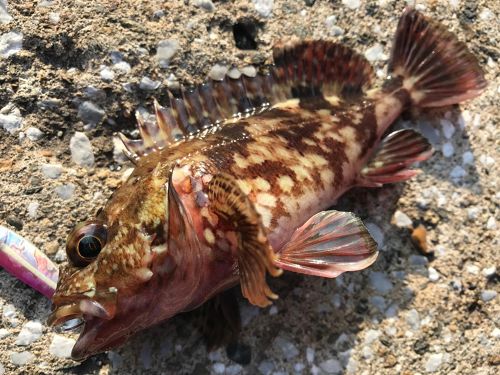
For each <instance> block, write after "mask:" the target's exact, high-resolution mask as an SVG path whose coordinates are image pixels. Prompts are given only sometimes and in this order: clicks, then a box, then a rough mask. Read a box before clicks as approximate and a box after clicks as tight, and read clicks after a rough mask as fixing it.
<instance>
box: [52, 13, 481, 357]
mask: <svg viewBox="0 0 500 375" xmlns="http://www.w3.org/2000/svg"><path fill="white" fill-rule="evenodd" d="M394 44H395V45H394V50H393V54H392V56H391V61H390V66H389V72H390V76H389V77H388V79H387V80H386V82H385V83H384V85H383V86H382V87H381V88H380V89H376V90H370V91H369V90H368V88H369V86H370V83H371V80H372V76H373V72H372V68H371V67H370V65H369V63H368V62H367V61H366V60H365V59H364V58H363V57H361V56H360V55H358V54H356V53H355V52H353V51H351V50H350V49H348V48H347V47H343V46H340V45H337V44H334V43H330V42H324V41H312V42H296V41H293V42H285V43H281V44H279V45H277V46H276V47H275V49H274V60H275V63H276V66H275V67H274V68H272V70H271V72H270V73H268V74H265V75H259V76H256V77H246V76H238V77H236V78H231V79H230V78H227V77H226V79H225V80H224V81H222V82H211V83H210V84H206V85H202V86H200V87H198V88H197V89H196V90H195V91H184V92H182V97H181V98H176V97H173V96H172V97H171V100H170V106H169V108H163V107H160V106H159V105H158V104H155V116H154V118H153V119H149V118H144V117H143V116H139V130H140V132H141V136H142V139H141V140H139V141H133V140H128V139H126V138H125V137H122V138H123V140H124V143H125V146H126V147H127V149H128V155H129V157H130V158H131V159H132V160H134V162H135V163H136V168H135V170H134V172H133V173H132V174H131V175H130V177H129V178H128V179H127V181H126V182H125V183H124V184H123V186H121V187H120V188H119V189H118V190H117V191H116V192H115V193H114V194H113V196H112V197H111V199H110V200H109V202H108V203H107V204H106V206H105V207H104V208H103V209H102V210H101V211H100V212H99V214H98V215H97V216H96V218H95V219H94V220H92V221H90V222H88V223H86V224H84V225H83V226H79V227H77V228H76V229H75V231H74V232H73V233H72V234H71V235H70V237H69V239H68V244H67V248H68V256H69V258H70V259H71V261H72V264H71V265H69V266H68V267H67V268H66V269H65V270H63V271H62V272H61V276H60V280H59V283H58V287H57V291H56V294H55V296H54V298H53V302H54V306H55V308H54V312H53V314H52V316H51V318H50V321H51V322H52V323H54V324H60V323H63V322H65V321H67V320H68V319H71V318H81V319H84V320H85V328H84V331H83V333H82V335H81V336H80V339H79V340H78V342H77V344H76V345H75V348H74V349H73V357H74V358H76V359H81V358H85V357H87V356H89V355H92V354H95V353H97V352H99V351H102V350H106V349H108V348H111V347H114V346H116V345H118V344H119V343H121V342H123V341H125V340H126V339H127V338H128V337H129V336H130V335H131V334H133V333H134V332H137V331H139V330H141V329H144V328H146V327H148V326H151V325H154V324H156V323H158V322H160V321H163V320H165V319H168V318H170V317H172V316H173V315H175V314H177V313H179V312H182V311H189V310H192V309H195V308H197V307H198V306H200V305H202V304H204V303H205V302H207V301H209V300H211V299H213V298H214V297H216V296H218V295H221V293H223V292H224V291H225V290H227V289H228V288H229V287H231V286H234V285H236V284H238V283H240V284H241V289H242V293H243V295H244V296H245V297H246V298H247V299H248V300H249V301H250V302H251V303H253V304H255V305H258V306H267V305H268V304H270V303H271V300H273V299H275V298H277V296H276V295H275V294H274V293H273V292H272V291H271V290H270V288H269V286H268V285H267V283H266V274H269V275H271V276H279V275H280V274H281V272H282V271H283V270H288V271H294V272H300V273H304V274H309V275H316V276H323V277H336V276H338V275H339V274H341V273H343V272H346V271H356V270H360V269H363V268H366V267H367V266H369V265H370V264H372V263H373V262H374V261H375V259H376V257H377V249H376V244H375V242H374V240H373V239H372V238H371V236H370V235H369V233H368V232H367V230H366V228H365V227H364V226H363V224H362V223H361V221H360V220H359V219H358V218H357V217H355V216H354V215H353V214H351V213H343V212H338V211H334V210H327V209H328V208H329V207H331V206H332V204H334V203H335V201H336V200H337V198H338V197H340V196H341V195H342V194H343V193H344V192H345V191H346V190H348V189H350V188H351V187H353V186H368V187H378V186H382V185H383V184H385V183H389V182H398V181H404V180H407V179H408V178H411V177H412V176H414V175H415V174H416V173H417V171H414V170H412V169H410V168H409V166H410V164H411V163H413V162H415V161H421V160H426V159H427V158H428V157H429V156H430V154H431V152H432V150H431V147H430V145H429V143H428V142H427V141H426V140H425V139H424V138H423V137H422V136H420V135H419V134H418V133H416V132H414V131H413V130H410V129H407V130H402V131H397V132H394V133H391V134H390V135H389V136H386V137H384V134H385V133H386V131H387V129H388V127H389V126H390V125H391V123H392V122H393V121H394V120H395V119H396V118H397V117H398V116H399V115H400V114H401V112H402V111H403V110H404V109H406V108H408V107H409V106H412V105H413V106H418V107H431V106H441V105H447V104H452V103H457V102H460V101H462V100H465V99H469V98H472V97H474V96H477V95H478V94H479V93H480V91H481V90H482V89H483V88H484V86H485V81H484V78H483V76H482V72H481V70H480V68H479V67H478V65H477V63H476V61H475V60H474V58H473V57H472V56H471V55H470V53H468V52H467V50H466V48H465V46H464V45H462V44H460V43H459V42H457V41H456V39H455V38H454V37H453V36H452V35H451V34H450V33H448V32H446V31H444V30H443V29H442V27H441V26H439V25H436V24H434V23H433V22H431V21H429V20H427V19H426V18H425V17H423V16H422V15H420V14H419V13H418V12H416V11H414V10H411V9H410V10H407V11H406V12H405V14H404V15H403V17H402V18H401V20H400V23H399V26H398V30H397V36H396V40H395V43H394ZM444 50H447V53H444V54H443V53H441V51H444ZM429 51H431V52H435V54H431V55H429V54H427V55H426V52H429ZM426 56H431V58H427V57H426ZM452 57H453V58H454V57H457V59H455V60H453V59H452ZM451 60H453V61H451ZM443 63H446V64H443ZM219 310H220V309H219ZM226 315H227V314H226Z"/></svg>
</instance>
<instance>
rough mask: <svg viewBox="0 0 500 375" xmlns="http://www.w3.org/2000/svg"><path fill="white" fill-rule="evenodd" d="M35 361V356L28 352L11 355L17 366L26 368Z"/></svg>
mask: <svg viewBox="0 0 500 375" xmlns="http://www.w3.org/2000/svg"><path fill="white" fill-rule="evenodd" d="M33 359H35V356H34V355H33V354H32V353H31V352H28V351H25V352H20V353H10V360H11V361H12V363H13V364H14V365H16V366H24V365H25V364H27V363H29V362H31V361H32V360H33Z"/></svg>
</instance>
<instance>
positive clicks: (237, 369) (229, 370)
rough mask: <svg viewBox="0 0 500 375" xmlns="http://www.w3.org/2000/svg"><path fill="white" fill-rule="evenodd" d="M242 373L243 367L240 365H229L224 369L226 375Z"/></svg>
mask: <svg viewBox="0 0 500 375" xmlns="http://www.w3.org/2000/svg"><path fill="white" fill-rule="evenodd" d="M242 371H243V367H242V366H240V365H230V366H227V367H226V372H225V374H226V375H237V374H240V373H241V372H242Z"/></svg>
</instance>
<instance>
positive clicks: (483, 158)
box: [479, 154, 495, 167]
mask: <svg viewBox="0 0 500 375" xmlns="http://www.w3.org/2000/svg"><path fill="white" fill-rule="evenodd" d="M479 162H480V163H481V164H483V165H484V166H485V167H491V166H492V165H493V164H495V159H493V158H492V157H491V156H489V155H486V154H482V155H480V156H479Z"/></svg>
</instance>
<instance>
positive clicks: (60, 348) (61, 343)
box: [49, 335, 76, 358]
mask: <svg viewBox="0 0 500 375" xmlns="http://www.w3.org/2000/svg"><path fill="white" fill-rule="evenodd" d="M75 342H76V341H75V340H74V339H71V338H68V337H64V336H61V335H54V337H53V338H52V342H51V343H50V346H49V352H50V354H52V355H54V356H56V357H58V358H70V357H71V350H72V349H73V346H74V345H75Z"/></svg>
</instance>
